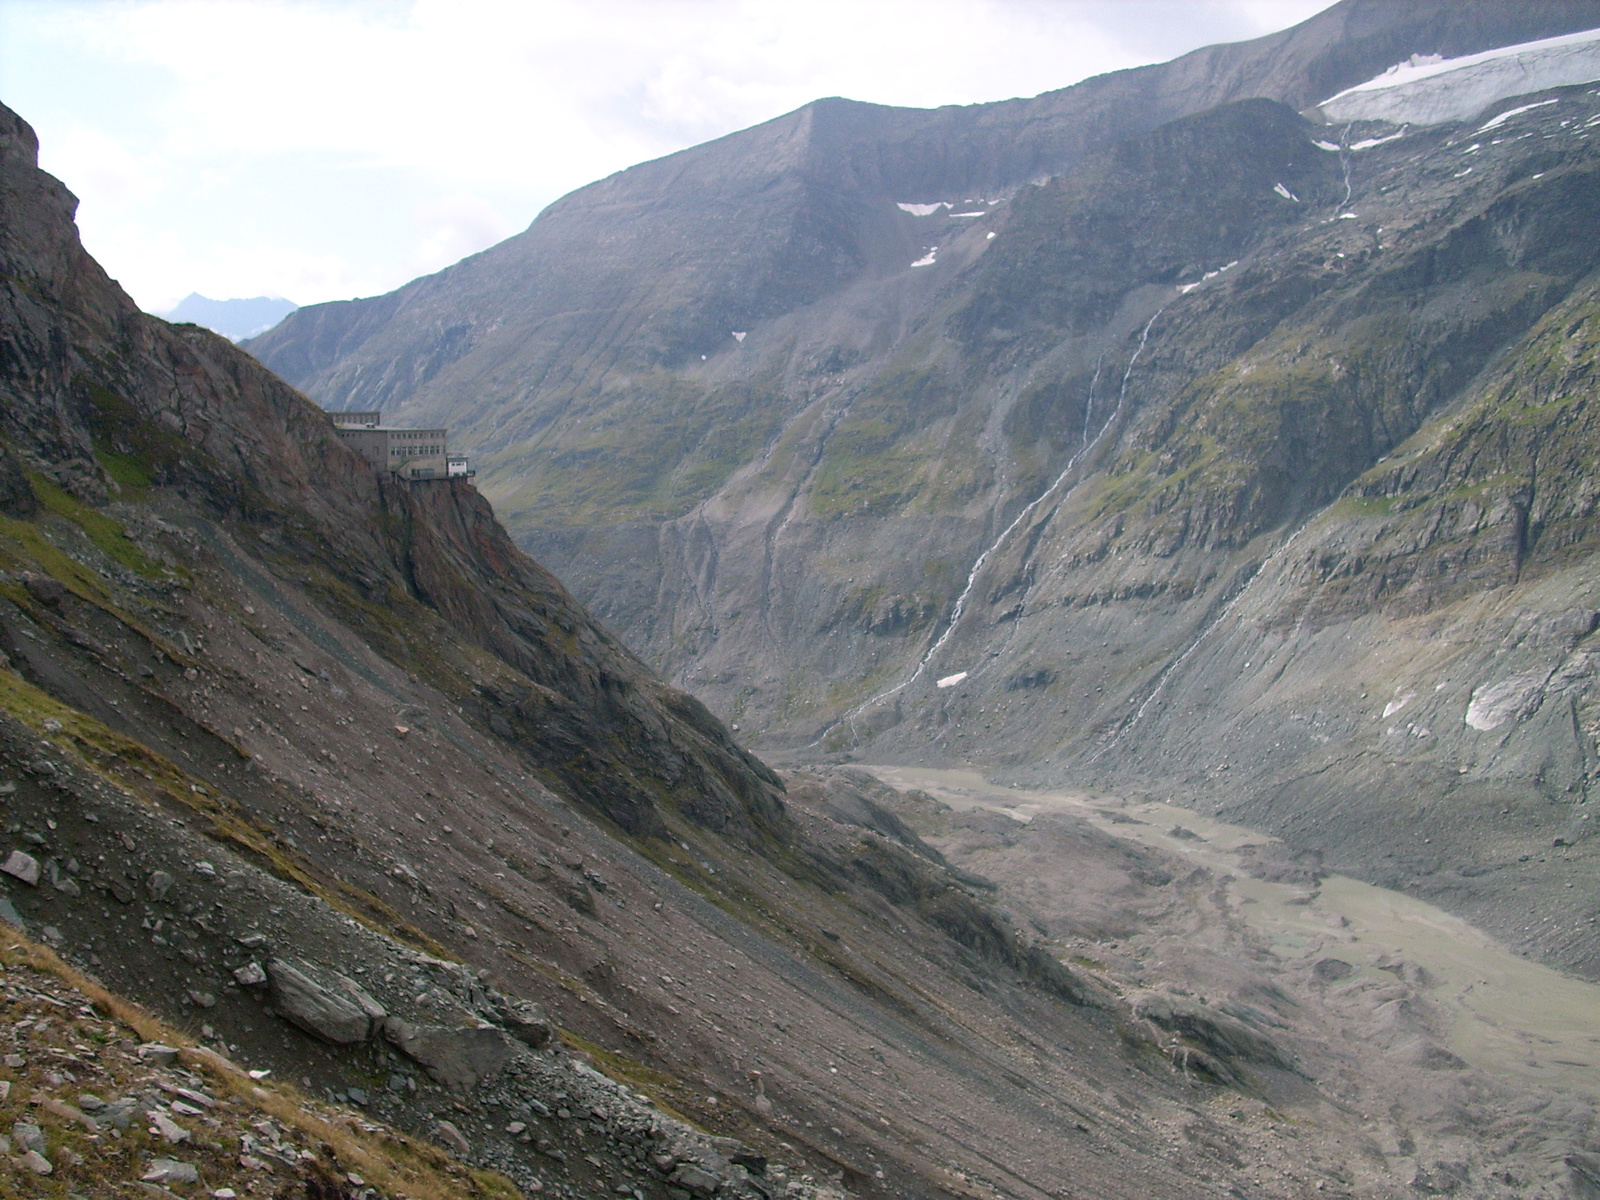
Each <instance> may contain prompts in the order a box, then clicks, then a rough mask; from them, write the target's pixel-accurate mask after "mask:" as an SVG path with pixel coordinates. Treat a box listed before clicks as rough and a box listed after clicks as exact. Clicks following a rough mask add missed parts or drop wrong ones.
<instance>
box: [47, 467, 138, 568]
mask: <svg viewBox="0 0 1600 1200" xmlns="http://www.w3.org/2000/svg"><path fill="white" fill-rule="evenodd" d="M28 482H29V483H31V484H32V485H33V494H34V495H35V496H37V497H38V498H39V503H40V504H41V505H43V506H44V508H45V509H46V510H47V511H49V512H53V513H55V514H56V516H58V517H62V518H64V519H65V520H68V521H71V522H72V523H73V524H74V525H76V526H77V527H78V528H79V529H81V530H83V532H84V533H85V534H87V535H88V538H89V540H90V541H91V542H93V543H94V544H95V547H96V548H97V549H98V550H99V551H100V552H101V553H102V554H104V555H105V556H106V557H107V558H109V559H111V560H112V561H113V562H116V563H120V564H121V565H122V566H124V567H127V568H128V570H130V571H132V572H134V573H135V574H138V575H142V576H144V577H145V578H146V579H162V578H165V577H166V575H167V571H166V569H165V568H164V567H162V565H161V564H160V563H158V562H155V561H153V560H152V559H150V558H148V557H147V556H146V555H145V553H144V551H142V550H140V549H139V547H138V546H136V545H135V544H134V543H133V540H132V539H131V538H129V537H128V531H127V529H125V528H124V527H123V525H122V523H121V522H120V521H115V520H112V519H111V518H110V517H108V516H106V515H105V513H102V512H97V511H96V510H95V509H92V508H90V507H89V506H88V505H87V504H85V503H83V502H82V501H81V500H79V499H77V498H76V497H75V496H73V495H71V494H70V493H69V492H67V491H65V490H64V489H62V488H59V487H57V486H56V485H55V484H53V483H51V482H50V481H49V480H48V479H46V478H45V477H44V476H43V475H30V476H29V477H28Z"/></svg>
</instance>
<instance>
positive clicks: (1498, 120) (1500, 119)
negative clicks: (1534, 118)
mask: <svg viewBox="0 0 1600 1200" xmlns="http://www.w3.org/2000/svg"><path fill="white" fill-rule="evenodd" d="M1560 103H1561V99H1560V97H1559V96H1558V97H1556V98H1555V99H1552V100H1540V101H1539V102H1538V103H1537V104H1524V105H1523V106H1522V107H1521V108H1508V109H1506V110H1505V112H1503V113H1501V114H1500V115H1499V116H1497V117H1490V118H1489V119H1488V120H1487V121H1485V122H1484V123H1483V124H1482V125H1480V126H1479V127H1478V132H1479V133H1488V132H1489V130H1491V129H1498V128H1500V126H1502V125H1504V124H1505V123H1506V122H1507V121H1509V120H1511V118H1512V117H1520V116H1521V115H1522V114H1523V113H1525V112H1532V111H1533V110H1534V109H1536V108H1543V107H1544V106H1545V105H1547V104H1560Z"/></svg>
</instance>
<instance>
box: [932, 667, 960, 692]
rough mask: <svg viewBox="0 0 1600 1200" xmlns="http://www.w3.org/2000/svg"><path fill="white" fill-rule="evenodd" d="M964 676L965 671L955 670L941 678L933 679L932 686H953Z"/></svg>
mask: <svg viewBox="0 0 1600 1200" xmlns="http://www.w3.org/2000/svg"><path fill="white" fill-rule="evenodd" d="M966 677H967V672H965V671H957V672H956V673H955V674H954V675H946V676H945V677H944V678H943V679H940V680H937V681H935V683H934V685H933V686H934V687H942V688H947V687H955V685H956V684H958V683H960V682H961V681H962V680H963V679H965V678H966Z"/></svg>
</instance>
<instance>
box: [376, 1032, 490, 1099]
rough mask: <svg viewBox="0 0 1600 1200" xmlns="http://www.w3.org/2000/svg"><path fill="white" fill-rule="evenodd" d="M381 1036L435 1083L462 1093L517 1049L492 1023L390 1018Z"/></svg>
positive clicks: (487, 1076) (481, 1079)
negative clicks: (427, 1022) (431, 1022)
mask: <svg viewBox="0 0 1600 1200" xmlns="http://www.w3.org/2000/svg"><path fill="white" fill-rule="evenodd" d="M384 1036H385V1037H387V1038H388V1039H389V1040H390V1041H391V1042H393V1043H394V1044H395V1045H396V1046H397V1047H399V1049H400V1050H401V1052H402V1053H404V1054H405V1055H406V1056H407V1057H408V1058H410V1059H413V1060H414V1061H415V1062H417V1063H419V1064H421V1066H422V1067H423V1068H424V1069H425V1070H426V1071H427V1072H428V1074H429V1075H430V1076H432V1077H433V1078H434V1079H435V1080H436V1081H437V1082H439V1083H441V1084H443V1085H444V1086H445V1087H448V1088H452V1089H454V1090H456V1091H462V1092H467V1091H471V1090H472V1089H473V1088H475V1087H477V1086H478V1084H479V1083H481V1082H483V1081H484V1080H486V1079H492V1078H494V1076H495V1075H497V1074H498V1073H499V1072H500V1070H501V1069H502V1068H503V1067H504V1066H505V1065H506V1063H507V1062H509V1061H510V1060H511V1057H512V1056H513V1055H514V1054H515V1053H516V1052H517V1049H518V1043H517V1042H515V1041H513V1040H512V1038H510V1037H509V1036H508V1035H507V1034H506V1031H505V1030H503V1029H499V1028H497V1027H496V1026H493V1025H476V1026H473V1025H461V1026H448V1025H413V1024H411V1023H410V1022H408V1021H402V1020H397V1019H392V1018H391V1019H390V1020H389V1021H387V1022H386V1023H385V1025H384Z"/></svg>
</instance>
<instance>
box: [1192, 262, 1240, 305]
mask: <svg viewBox="0 0 1600 1200" xmlns="http://www.w3.org/2000/svg"><path fill="white" fill-rule="evenodd" d="M1238 265H1239V260H1238V259H1237V258H1236V259H1234V260H1233V261H1232V262H1231V263H1229V264H1228V265H1227V266H1225V267H1218V268H1217V269H1216V270H1215V271H1207V272H1206V273H1205V274H1204V275H1202V276H1200V278H1199V279H1197V280H1195V281H1194V282H1193V283H1184V284H1179V285H1178V293H1179V295H1183V296H1187V295H1188V294H1189V293H1190V292H1192V291H1194V290H1195V288H1197V287H1199V286H1200V285H1201V284H1202V283H1205V282H1206V281H1207V280H1209V279H1215V278H1216V277H1217V276H1218V275H1221V274H1222V273H1223V272H1224V271H1231V270H1233V269H1234V268H1235V267H1237V266H1238Z"/></svg>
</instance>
